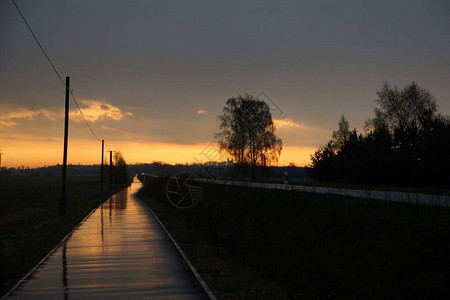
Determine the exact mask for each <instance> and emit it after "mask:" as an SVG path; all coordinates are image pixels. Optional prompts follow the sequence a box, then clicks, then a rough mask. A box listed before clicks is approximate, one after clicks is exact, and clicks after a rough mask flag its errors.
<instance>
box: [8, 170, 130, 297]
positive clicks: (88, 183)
mask: <svg viewBox="0 0 450 300" xmlns="http://www.w3.org/2000/svg"><path fill="white" fill-rule="evenodd" d="M60 185H61V178H60V177H26V176H20V177H19V176H11V177H1V178H0V191H1V193H0V257H1V260H0V270H1V271H0V282H1V287H0V295H3V294H4V293H6V292H7V290H8V289H9V288H11V286H13V285H14V284H15V283H16V282H17V281H18V280H19V279H20V278H21V277H22V276H23V275H25V274H26V273H27V272H28V271H29V270H30V269H31V268H32V267H33V266H34V265H36V263H38V262H39V260H41V259H42V257H44V256H45V255H46V254H47V253H48V252H49V251H50V250H51V249H52V248H53V247H55V245H57V244H58V243H59V242H60V241H61V240H62V239H63V238H64V236H66V235H67V234H68V233H69V232H70V231H71V230H72V229H73V228H74V227H75V226H76V225H77V224H78V223H79V222H80V221H81V220H82V219H83V218H84V217H85V216H86V215H87V214H88V213H89V212H90V211H91V210H92V209H94V208H96V207H97V206H98V205H100V204H101V203H102V202H104V201H105V200H106V199H108V198H109V196H110V195H112V194H114V193H116V192H118V191H120V190H122V189H123V188H124V187H125V186H126V185H117V186H113V187H112V188H111V189H108V187H105V193H104V196H101V195H100V187H99V181H98V178H97V177H89V176H86V177H68V178H67V198H68V208H67V215H66V216H64V217H60V216H59V215H58V213H57V211H58V199H59V197H60V194H61V186H60Z"/></svg>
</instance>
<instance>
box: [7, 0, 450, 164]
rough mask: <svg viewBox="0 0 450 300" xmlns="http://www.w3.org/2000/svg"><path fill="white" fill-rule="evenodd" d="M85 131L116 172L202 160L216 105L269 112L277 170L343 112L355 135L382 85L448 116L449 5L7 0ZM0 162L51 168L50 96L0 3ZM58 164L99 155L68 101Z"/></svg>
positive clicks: (305, 151)
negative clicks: (123, 162)
mask: <svg viewBox="0 0 450 300" xmlns="http://www.w3.org/2000/svg"><path fill="white" fill-rule="evenodd" d="M16 1H17V4H18V6H19V7H20V8H21V10H22V12H23V14H24V16H25V17H26V18H27V20H28V22H29V24H30V25H31V27H32V28H33V30H34V32H35V34H36V35H37V36H38V38H39V40H40V41H41V43H42V45H43V47H44V48H45V49H46V51H47V53H48V55H49V56H50V57H51V59H52V60H53V62H54V63H55V65H56V67H57V68H58V70H59V72H60V73H61V75H62V76H70V77H71V88H72V89H73V90H74V95H75V97H76V98H77V99H78V101H79V104H80V106H81V108H82V110H83V112H84V115H85V116H86V119H87V121H88V122H89V124H91V126H92V128H93V130H94V131H95V132H96V134H97V135H98V136H99V137H100V138H101V139H105V141H106V144H107V148H108V149H111V150H115V149H119V150H120V151H121V152H122V153H123V154H124V156H125V158H126V159H127V161H128V162H131V163H133V162H151V161H153V160H161V161H167V162H170V163H175V162H180V163H183V162H193V161H195V160H198V161H204V160H208V159H207V158H208V157H207V156H208V155H206V154H205V153H209V156H211V153H213V151H211V147H213V145H210V143H211V142H212V141H213V135H214V132H216V131H217V116H218V115H219V114H220V113H221V111H222V109H223V106H224V104H225V102H226V100H227V99H228V98H230V97H232V96H237V95H239V94H244V93H250V94H253V95H255V96H256V95H258V94H260V93H262V94H261V95H262V96H263V97H264V99H266V101H267V102H268V103H269V104H270V105H271V107H272V108H273V118H274V119H275V122H276V124H277V134H278V135H279V137H280V138H281V139H282V140H283V144H284V149H283V152H282V155H281V157H280V161H279V164H280V165H283V164H288V163H289V162H294V163H296V164H297V165H304V164H307V163H308V160H309V155H310V154H311V153H312V152H313V151H314V149H315V148H317V147H319V146H320V145H323V144H325V143H326V142H327V140H329V138H330V137H331V132H332V131H333V130H335V129H336V127H337V122H338V121H339V118H340V115H341V114H344V115H345V116H346V117H347V119H348V120H349V122H350V125H351V126H352V127H356V128H357V129H358V130H362V127H363V125H364V121H365V120H367V119H368V118H370V117H372V115H373V109H374V107H375V105H376V104H375V102H374V100H375V99H376V91H377V90H379V89H380V88H381V87H382V83H383V81H388V82H389V83H391V84H392V85H397V86H398V87H399V88H403V87H404V86H405V85H406V84H408V83H410V82H411V81H417V82H418V83H419V85H420V86H422V87H423V88H426V89H428V90H430V91H431V92H432V94H433V95H434V96H435V97H436V98H437V101H438V105H439V110H440V112H441V113H442V114H446V115H449V114H450V84H449V78H450V38H449V37H450V4H449V2H448V1H446V0H442V1H439V0H436V1H430V0H428V1H425V0H424V1H415V0H408V1H221V2H219V1H125V0H122V1H111V0H108V1H100V0H97V1H74V0H72V1H69V0H65V1H61V0H58V1H56V0H47V1H41V0H16ZM0 43H1V48H0V65H1V67H0V149H2V152H3V153H5V155H4V156H3V157H2V165H3V166H5V165H6V166H9V167H16V166H18V165H25V166H39V165H50V164H56V163H61V162H62V139H63V108H64V87H63V86H62V84H61V82H60V81H59V79H58V78H57V76H56V75H55V73H54V72H53V70H52V69H51V67H50V65H49V64H48V62H47V61H46V60H45V57H44V56H43V54H42V53H41V51H40V49H39V47H38V46H37V44H36V42H35V41H34V40H33V38H32V36H31V34H30V32H29V31H28V29H27V28H26V25H25V24H24V22H23V21H22V19H21V18H20V15H19V13H18V12H17V10H16V9H15V7H14V5H13V3H12V2H11V1H10V0H0ZM70 105H71V120H70V129H69V136H70V140H69V163H74V164H76V163H98V162H99V161H100V155H101V146H100V143H99V142H98V141H97V140H96V138H95V137H93V135H92V134H91V133H90V131H89V129H87V127H86V125H85V124H84V122H83V120H82V119H81V117H80V114H79V113H78V111H77V110H76V107H75V105H74V103H73V102H71V103H70Z"/></svg>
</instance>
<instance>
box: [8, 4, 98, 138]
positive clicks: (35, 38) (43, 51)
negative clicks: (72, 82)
mask: <svg viewBox="0 0 450 300" xmlns="http://www.w3.org/2000/svg"><path fill="white" fill-rule="evenodd" d="M11 1H12V2H13V3H14V6H15V7H16V9H17V11H18V12H19V14H20V16H21V17H22V20H23V21H24V22H25V25H27V27H28V29H29V30H30V32H31V35H32V36H33V38H34V40H35V41H36V43H37V44H38V45H39V48H40V49H41V51H42V53H44V55H45V57H46V58H47V61H48V62H49V63H50V65H51V66H52V68H53V71H54V72H55V73H56V75H57V76H58V78H59V80H60V81H61V83H62V84H63V85H64V86H65V87H66V89H69V92H70V95H71V96H72V99H73V101H74V102H75V104H76V106H77V108H78V111H79V112H80V114H81V117H83V120H84V123H85V124H86V126H87V127H88V128H89V130H90V131H91V133H92V135H93V136H94V137H95V138H96V139H97V140H98V141H101V139H100V138H99V137H98V136H97V134H95V132H94V130H93V129H92V128H91V126H90V125H89V123H88V121H87V120H86V118H85V117H84V114H83V112H82V110H81V108H80V105H78V101H77V99H76V98H75V95H74V94H73V89H70V88H69V87H67V86H66V83H65V82H64V80H63V78H62V76H61V75H60V74H59V72H58V69H56V67H55V65H54V64H53V62H52V60H51V59H50V57H49V56H48V55H47V52H45V50H44V47H42V45H41V43H40V42H39V40H38V38H37V36H36V35H35V34H34V32H33V30H32V29H31V26H30V25H29V24H28V22H27V20H26V19H25V16H24V15H23V14H22V12H21V10H20V8H19V6H18V5H17V3H16V2H15V1H14V0H11Z"/></svg>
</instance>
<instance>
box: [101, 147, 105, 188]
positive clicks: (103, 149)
mask: <svg viewBox="0 0 450 300" xmlns="http://www.w3.org/2000/svg"><path fill="white" fill-rule="evenodd" d="M104 153H105V141H104V140H102V167H101V171H100V172H101V173H102V174H101V188H100V193H101V195H102V196H103V154H104Z"/></svg>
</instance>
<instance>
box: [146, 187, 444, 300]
mask: <svg viewBox="0 0 450 300" xmlns="http://www.w3.org/2000/svg"><path fill="white" fill-rule="evenodd" d="M158 188H159V187H158V186H153V187H147V188H146V189H143V190H141V192H140V194H139V197H140V198H141V199H142V200H143V201H145V202H146V203H147V204H148V205H149V206H150V207H151V208H152V209H153V210H154V211H155V213H156V214H157V215H158V216H159V217H160V218H161V221H162V222H163V223H164V224H165V225H166V226H167V228H168V230H169V231H170V232H171V234H172V235H173V236H174V238H175V239H176V240H177V242H179V244H180V246H181V248H182V249H183V251H185V252H186V255H187V256H188V257H189V259H190V260H191V261H192V263H193V264H194V266H195V267H196V268H197V269H198V271H199V273H200V274H201V275H202V277H203V278H204V279H205V281H206V282H207V284H208V285H209V286H210V287H211V289H212V290H213V292H214V293H215V295H216V296H217V297H218V298H219V299H231V298H233V299H235V298H241V299H242V298H247V299H249V298H250V299H261V298H290V299H296V298H298V299H448V298H449V296H450V285H449V283H450V257H449V255H448V253H450V240H449V237H450V210H449V209H445V208H434V207H426V206H416V205H410V204H405V203H392V202H385V201H376V200H367V199H357V198H352V197H345V196H337V195H320V194H312V193H300V192H293V191H289V192H285V191H277V190H262V189H250V188H244V187H231V186H221V185H213V184H209V185H205V192H204V197H203V200H202V202H201V203H200V204H199V205H198V206H196V207H195V208H193V209H190V210H185V211H181V210H178V209H176V208H173V207H172V206H170V204H168V202H167V201H166V200H165V199H164V197H163V195H162V194H161V193H160V191H158Z"/></svg>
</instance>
